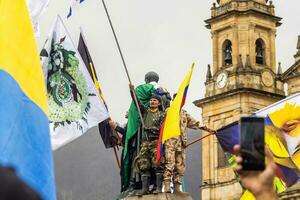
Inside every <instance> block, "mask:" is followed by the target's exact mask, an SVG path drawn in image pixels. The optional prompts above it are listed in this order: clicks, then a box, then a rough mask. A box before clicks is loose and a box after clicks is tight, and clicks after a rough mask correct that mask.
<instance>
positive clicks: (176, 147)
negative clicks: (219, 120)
mask: <svg viewBox="0 0 300 200" xmlns="http://www.w3.org/2000/svg"><path fill="white" fill-rule="evenodd" d="M187 128H191V129H200V130H205V131H209V132H215V131H213V130H211V129H208V128H207V127H206V126H202V125H200V122H199V121H197V120H195V119H194V118H193V117H192V116H191V115H189V114H188V113H187V111H185V110H181V113H180V131H181V135H180V136H178V137H173V138H171V139H169V140H167V141H166V142H165V143H164V151H165V169H164V184H165V192H167V193H170V192H171V190H170V182H171V177H172V176H173V183H174V185H175V188H174V189H175V192H176V193H180V194H185V193H183V192H181V190H180V187H181V184H182V176H183V175H184V172H185V151H184V150H185V146H186V144H187V135H186V132H187Z"/></svg>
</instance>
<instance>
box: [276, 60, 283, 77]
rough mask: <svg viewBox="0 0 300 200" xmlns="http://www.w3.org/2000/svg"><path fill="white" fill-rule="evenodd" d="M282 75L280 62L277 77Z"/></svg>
mask: <svg viewBox="0 0 300 200" xmlns="http://www.w3.org/2000/svg"><path fill="white" fill-rule="evenodd" d="M281 74H282V68H281V62H278V69H277V75H281Z"/></svg>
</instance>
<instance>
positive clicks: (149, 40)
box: [38, 0, 300, 123]
mask: <svg viewBox="0 0 300 200" xmlns="http://www.w3.org/2000/svg"><path fill="white" fill-rule="evenodd" d="M213 2H216V1H215V0H188V1H183V0H163V1H162V0H151V1H149V0H127V1H124V0H106V5H107V8H108V11H109V13H110V16H111V19H112V23H113V25H114V27H115V31H116V34H117V36H118V39H119V43H120V46H121V49H122V51H123V55H124V58H125V62H126V64H127V67H128V71H129V74H130V77H131V80H132V82H133V84H134V85H139V84H141V83H143V82H144V75H145V74H146V73H147V72H148V71H155V72H157V73H158V74H159V75H160V81H159V83H160V85H162V86H164V87H165V88H167V89H168V90H169V92H170V93H171V94H173V93H175V92H176V91H177V90H178V88H179V85H180V83H181V82H182V80H183V79H184V76H185V74H186V73H187V72H188V70H189V68H190V66H191V64H192V63H193V62H195V64H196V66H195V70H194V74H193V77H192V80H191V83H190V87H189V93H188V96H187V101H186V105H185V109H186V110H187V111H188V112H189V113H191V114H192V116H194V117H195V118H197V119H201V110H200V108H197V107H196V106H194V104H193V103H192V102H193V101H195V100H198V99H201V98H203V97H204V95H205V86H204V82H205V76H206V71H207V64H211V63H212V42H211V38H210V30H209V29H207V28H205V23H204V20H206V19H208V18H210V8H211V6H212V3H213ZM70 4H71V0H51V1H50V4H49V7H48V9H47V10H46V12H45V13H44V14H43V15H42V17H41V19H40V32H41V35H40V37H39V38H38V43H39V47H40V48H41V47H42V45H43V43H44V41H45V39H46V37H47V35H48V34H49V31H50V29H51V26H52V24H53V23H54V20H55V18H56V16H57V15H58V14H60V15H61V17H62V18H63V20H64V22H65V24H66V26H67V28H68V29H69V32H70V34H71V37H72V38H73V40H74V42H75V43H76V44H77V42H78V37H79V31H80V27H81V28H82V30H83V33H84V35H85V38H86V42H87V45H88V47H89V50H90V53H91V56H92V58H93V61H94V65H95V67H96V71H97V75H98V78H99V82H100V85H101V88H102V91H103V93H104V97H105V100H106V102H107V104H108V108H109V111H110V115H111V117H112V118H113V119H114V120H116V121H118V122H120V123H124V122H126V120H125V119H124V115H125V112H126V110H127V109H128V108H129V105H130V101H131V97H130V94H129V89H128V79H127V76H126V73H125V70H124V67H123V64H122V60H121V57H120V55H119V52H118V49H117V46H116V43H115V41H114V37H113V34H112V31H111V29H110V26H109V22H108V19H107V17H106V14H105V10H104V8H103V6H102V1H101V0H85V1H84V2H83V3H82V4H81V6H80V8H79V9H77V10H75V11H74V12H73V15H72V16H71V17H70V18H69V19H67V18H66V16H67V14H68V10H69V6H70ZM273 4H274V5H275V12H276V15H277V16H279V17H282V18H283V20H282V23H283V24H282V26H280V27H279V28H278V32H277V38H276V51H277V62H279V61H280V62H281V63H282V67H283V70H286V69H287V68H288V67H290V66H291V65H292V64H293V63H294V58H293V55H294V54H295V53H296V44H297V38H298V35H300V28H299V27H300V18H299V17H296V16H297V15H298V10H299V7H300V1H299V0H274V1H273Z"/></svg>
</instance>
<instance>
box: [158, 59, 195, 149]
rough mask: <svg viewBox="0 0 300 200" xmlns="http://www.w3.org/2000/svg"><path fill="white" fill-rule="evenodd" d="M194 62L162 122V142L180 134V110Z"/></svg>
mask: <svg viewBox="0 0 300 200" xmlns="http://www.w3.org/2000/svg"><path fill="white" fill-rule="evenodd" d="M194 65H195V64H194V63H193V65H192V67H191V69H190V71H189V73H188V74H187V75H186V77H185V79H184V80H183V82H182V83H181V86H180V88H179V90H178V92H177V95H176V97H175V99H174V101H173V102H172V104H171V106H170V108H169V109H168V112H167V115H166V119H165V122H164V127H163V133H162V143H165V141H166V140H168V139H170V138H172V137H177V136H179V135H180V110H181V108H182V106H183V105H184V104H185V99H186V95H187V91H188V87H189V84H190V80H191V76H192V74H193V70H194Z"/></svg>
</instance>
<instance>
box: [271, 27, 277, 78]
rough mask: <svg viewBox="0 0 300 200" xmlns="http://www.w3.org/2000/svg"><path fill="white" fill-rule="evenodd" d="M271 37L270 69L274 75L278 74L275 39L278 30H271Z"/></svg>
mask: <svg viewBox="0 0 300 200" xmlns="http://www.w3.org/2000/svg"><path fill="white" fill-rule="evenodd" d="M269 35H270V64H269V65H270V67H271V69H272V70H273V72H274V73H276V49H275V38H276V29H271V30H270V31H269Z"/></svg>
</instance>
